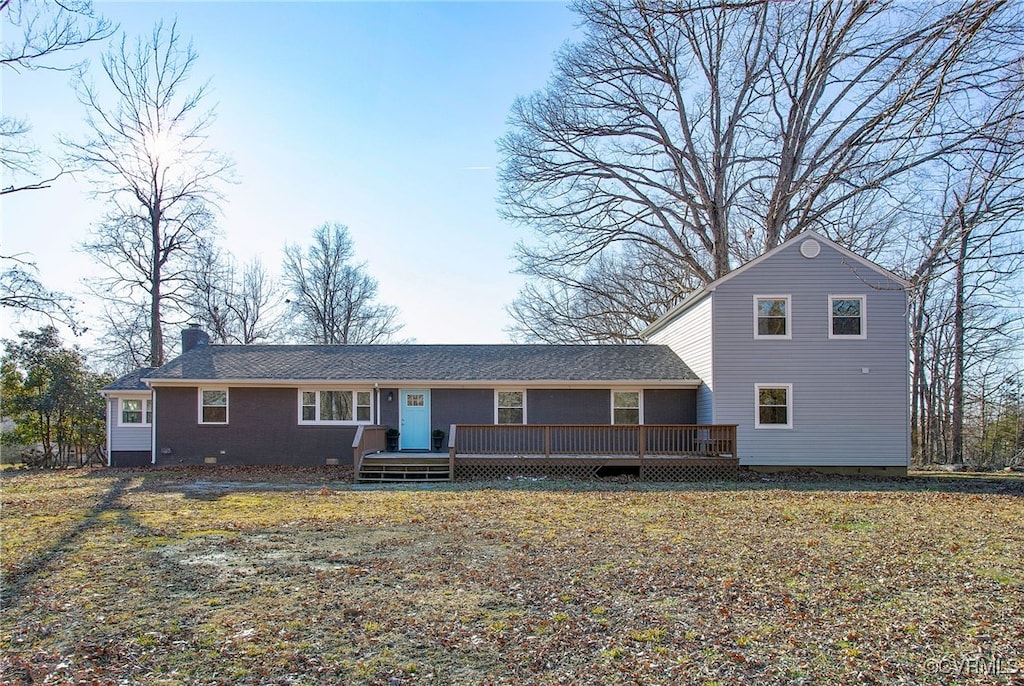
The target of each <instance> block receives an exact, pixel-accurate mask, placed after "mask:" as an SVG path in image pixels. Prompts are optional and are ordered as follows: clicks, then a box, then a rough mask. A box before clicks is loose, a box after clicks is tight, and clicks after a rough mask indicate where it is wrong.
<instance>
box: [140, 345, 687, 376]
mask: <svg viewBox="0 0 1024 686" xmlns="http://www.w3.org/2000/svg"><path fill="white" fill-rule="evenodd" d="M149 378H150V379H151V380H153V381H156V382H159V381H164V380H193V379H194V380H217V379H232V380H267V381H273V380H299V381H301V380H310V381H314V380H324V381H356V380H360V381H412V380H418V381H447V382H454V381H523V382H527V381H580V382H586V381H655V380H657V381H696V380H697V376H696V375H695V374H694V373H693V372H692V371H690V369H689V367H687V366H686V365H685V364H683V362H682V360H680V359H679V357H677V356H676V354H675V353H673V352H672V350H671V349H669V348H668V346H663V345H246V346H239V345H209V346H201V347H198V348H194V349H193V350H190V351H189V352H187V353H185V354H184V355H181V356H180V357H178V358H176V359H174V360H171V361H170V362H168V363H167V364H165V365H164V366H163V367H160V368H159V369H157V370H155V371H153V372H152V373H151V374H150V375H149Z"/></svg>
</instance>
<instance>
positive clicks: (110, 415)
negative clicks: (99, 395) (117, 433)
mask: <svg viewBox="0 0 1024 686" xmlns="http://www.w3.org/2000/svg"><path fill="white" fill-rule="evenodd" d="M103 399H104V400H105V401H106V405H107V466H108V467H109V466H110V460H111V457H112V456H111V453H112V452H113V450H112V444H111V440H112V438H113V437H112V432H111V430H110V422H112V421H114V413H113V412H112V411H111V409H110V405H111V403H113V402H116V401H115V400H113V399H112V398H111V397H110V396H108V395H104V396H103Z"/></svg>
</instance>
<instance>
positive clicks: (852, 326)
mask: <svg viewBox="0 0 1024 686" xmlns="http://www.w3.org/2000/svg"><path fill="white" fill-rule="evenodd" d="M828 337H829V338H867V337H868V319H867V298H866V297H865V296H863V295H830V296H828Z"/></svg>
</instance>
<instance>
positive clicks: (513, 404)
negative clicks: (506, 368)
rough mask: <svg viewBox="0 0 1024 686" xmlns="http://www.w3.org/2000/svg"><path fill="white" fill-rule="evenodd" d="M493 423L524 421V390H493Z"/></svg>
mask: <svg viewBox="0 0 1024 686" xmlns="http://www.w3.org/2000/svg"><path fill="white" fill-rule="evenodd" d="M494 423H495V424H525V423H526V391H495V393H494Z"/></svg>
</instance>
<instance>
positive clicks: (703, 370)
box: [650, 297, 715, 424]
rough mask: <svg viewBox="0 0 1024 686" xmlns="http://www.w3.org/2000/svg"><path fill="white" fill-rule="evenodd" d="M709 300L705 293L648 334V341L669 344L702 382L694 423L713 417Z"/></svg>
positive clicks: (713, 386) (702, 422) (707, 422)
mask: <svg viewBox="0 0 1024 686" xmlns="http://www.w3.org/2000/svg"><path fill="white" fill-rule="evenodd" d="M711 301H712V298H711V297H705V298H704V299H703V300H701V301H700V302H699V303H697V304H696V305H694V306H693V307H690V308H689V309H687V310H686V311H684V312H682V313H681V314H679V315H678V316H677V317H676V318H675V319H673V320H672V321H671V322H669V323H668V324H666V325H665V326H664V327H662V328H661V329H659V330H658V331H657V332H656V333H654V334H653V335H652V336H651V337H650V342H651V343H657V344H659V345H667V346H668V347H669V348H671V349H672V352H674V353H675V354H676V355H678V356H679V359H681V360H682V361H683V362H685V363H686V366H687V367H689V368H690V369H691V370H693V373H694V374H696V375H697V376H698V377H700V380H701V381H702V382H703V383H702V384H701V386H700V388H698V389H697V423H698V424H713V423H714V421H715V410H714V388H715V383H714V360H713V355H712V350H713V349H714V341H713V340H712V338H713V337H712V331H711Z"/></svg>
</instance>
